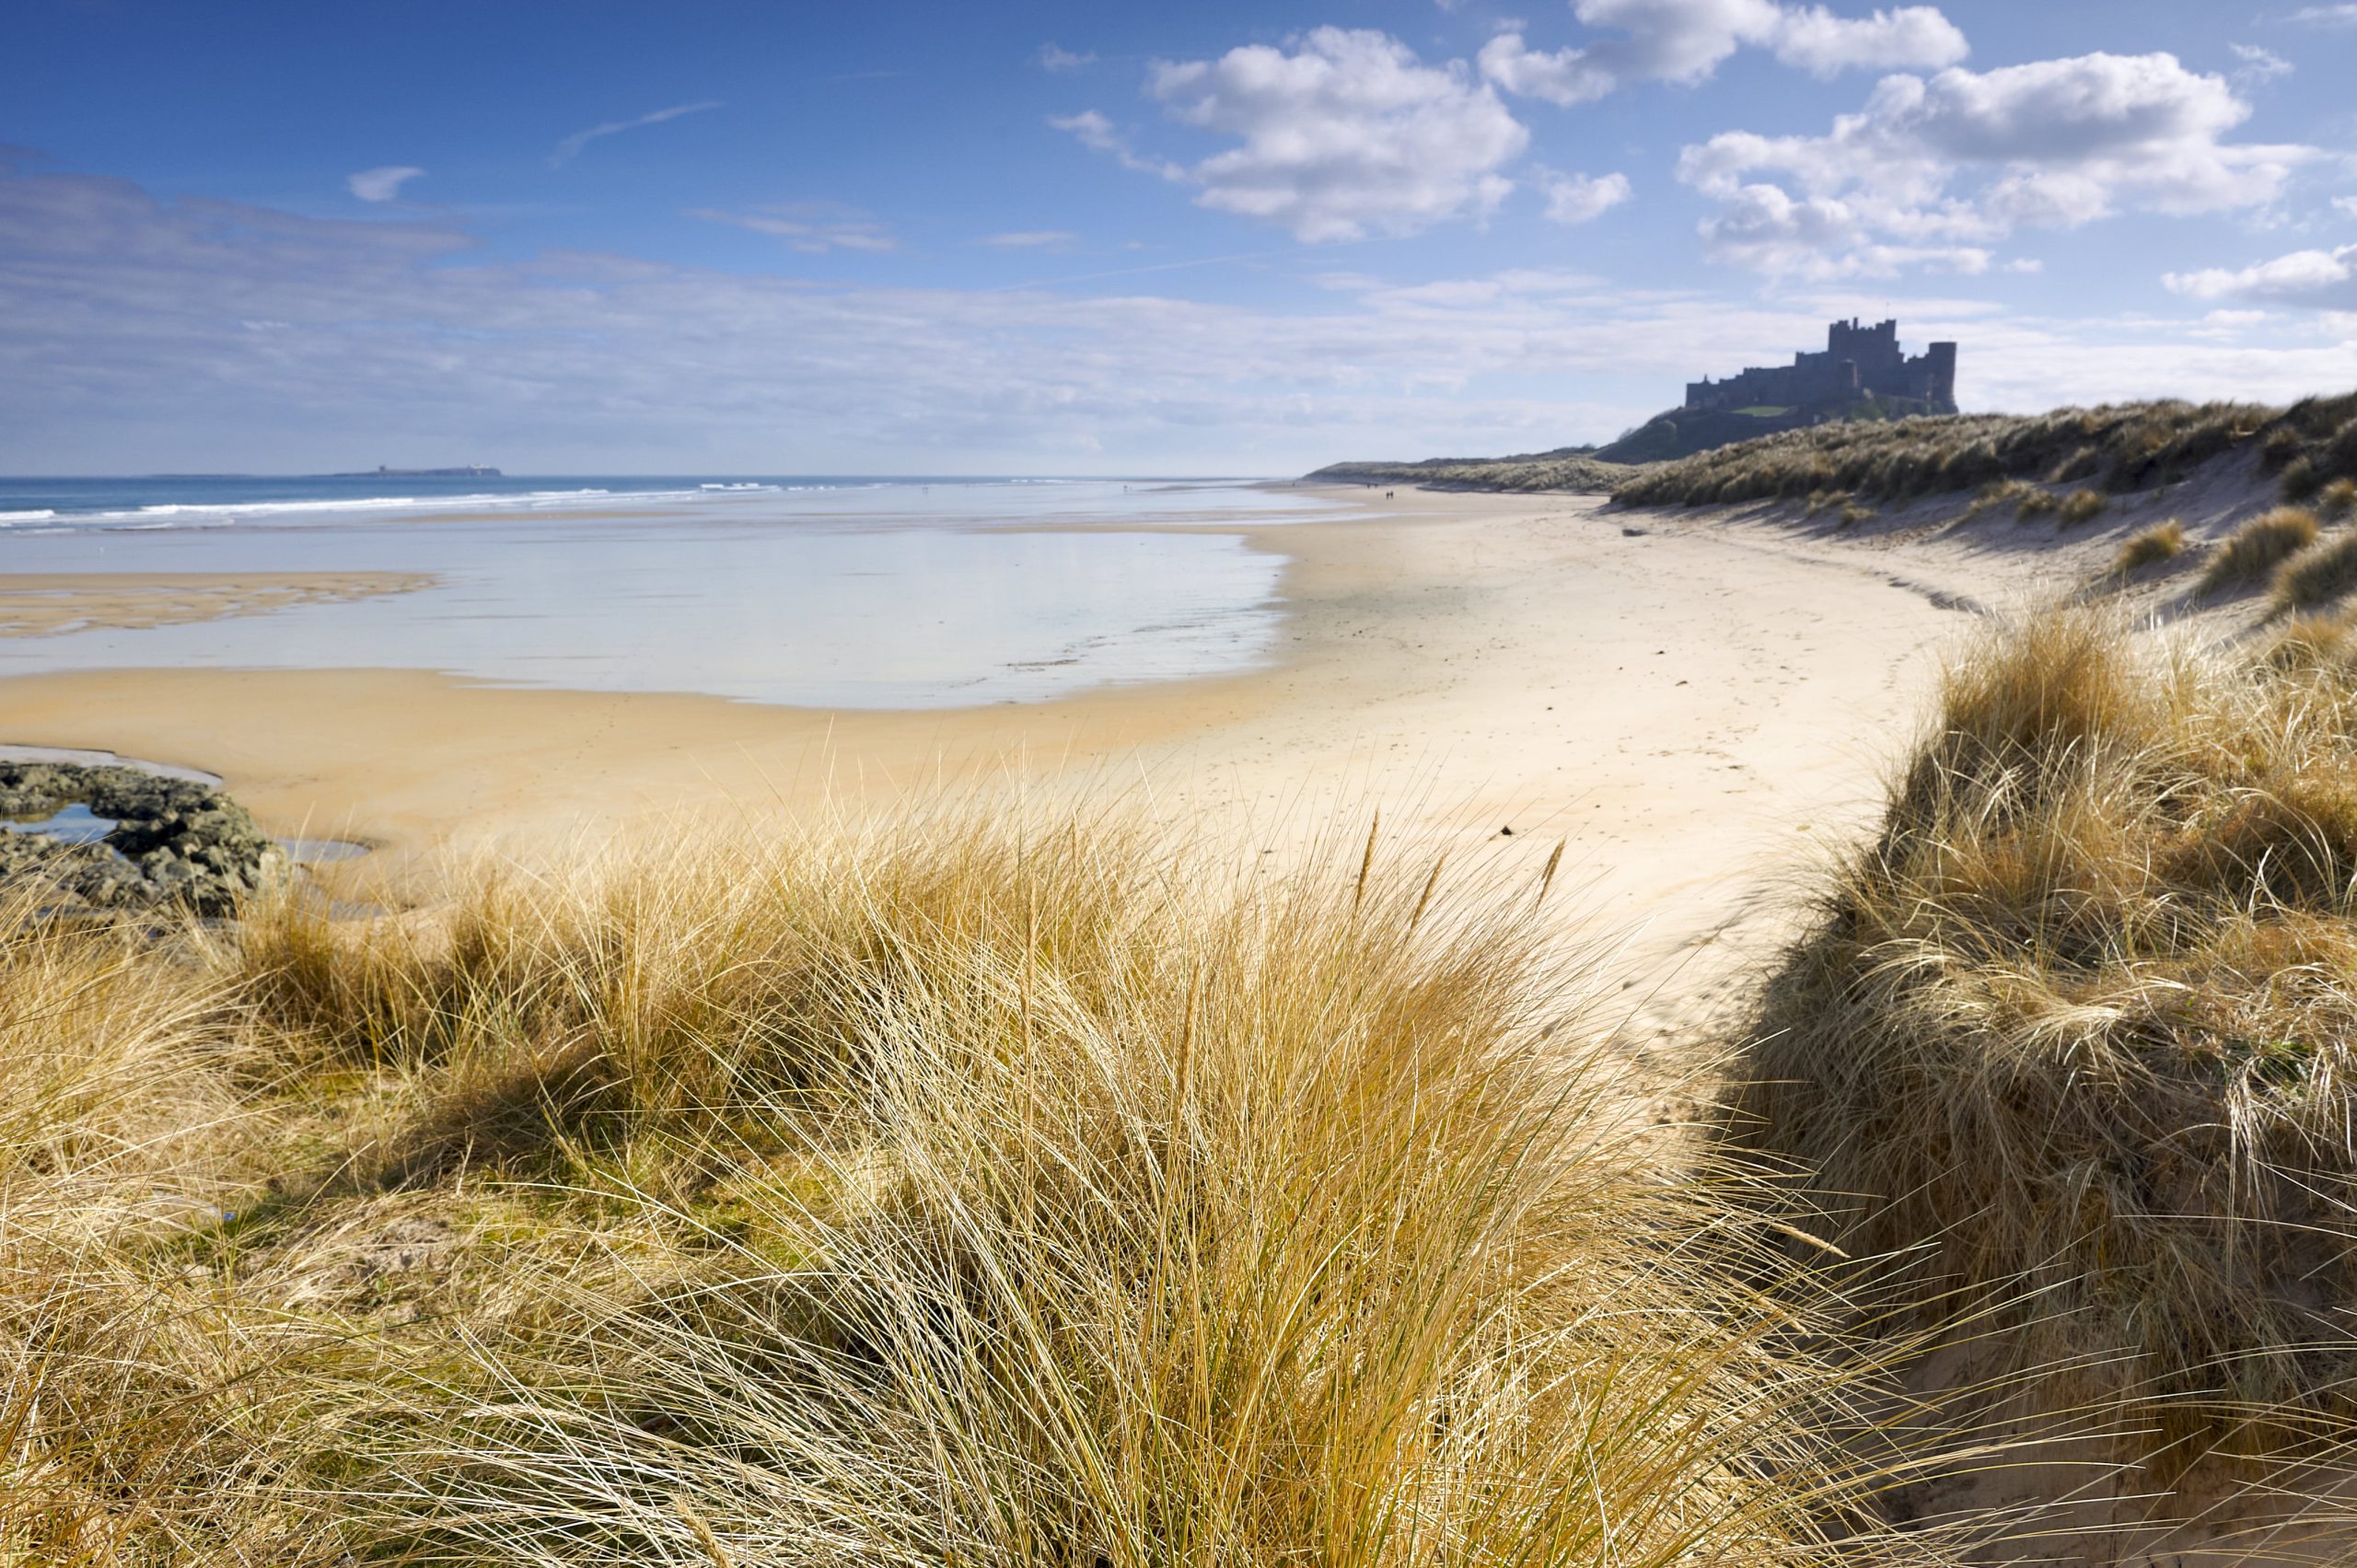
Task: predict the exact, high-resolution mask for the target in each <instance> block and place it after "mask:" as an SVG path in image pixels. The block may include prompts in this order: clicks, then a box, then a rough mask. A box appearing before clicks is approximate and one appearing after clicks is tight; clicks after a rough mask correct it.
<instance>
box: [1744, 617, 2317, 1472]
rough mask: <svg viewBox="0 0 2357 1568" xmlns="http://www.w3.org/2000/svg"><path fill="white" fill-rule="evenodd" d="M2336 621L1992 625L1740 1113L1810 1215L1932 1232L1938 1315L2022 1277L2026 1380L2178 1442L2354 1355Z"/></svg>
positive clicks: (1827, 930)
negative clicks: (2165, 634)
mask: <svg viewBox="0 0 2357 1568" xmlns="http://www.w3.org/2000/svg"><path fill="white" fill-rule="evenodd" d="M2341 630H2342V629H2341V628H2340V627H2339V626H2337V625H2335V626H2332V627H2330V628H2328V629H2327V628H2323V627H2322V626H2321V625H2320V624H2319V623H2315V622H2297V623H2294V625H2293V628H2291V629H2290V630H2288V631H2287V633H2285V639H2284V641H2282V643H2280V644H2278V645H2276V646H2275V647H2273V648H2272V649H2270V650H2268V651H2267V652H2266V653H2264V654H2262V656H2259V657H2258V658H2257V659H2255V660H2252V661H2249V662H2248V663H2247V664H2233V665H2229V664H2225V663H2223V662H2220V661H2217V660H2213V659H2208V658H2203V657H2197V656H2193V655H2191V654H2188V653H2183V652H2172V651H2169V650H2165V649H2162V650H2144V651H2140V650H2139V648H2138V647H2137V646H2136V645H2135V644H2134V643H2133V641H2132V639H2131V634H2130V633H2128V632H2127V630H2126V629H2125V628H2124V627H2123V626H2121V625H2119V624H2118V623H2116V622H2114V621H2109V620H2107V619H2106V618H2104V617H2103V616H2101V615H2099V614H2097V613H2096V612H2092V611H2084V610H2081V611H2073V612H2068V613H2059V614H2055V615H2053V616H2050V617H2049V618H2046V619H2043V620H2040V621H2036V622H2034V623H2032V624H2029V625H2027V626H2026V627H2024V628H2022V629H2019V630H2018V631H2015V632H2013V633H2005V634H2002V635H1997V634H1992V635H1991V638H1990V639H1989V640H1988V641H1986V642H1985V643H1984V644H1983V645H1980V647H1978V648H1977V649H1976V650H1974V651H1973V652H1972V653H1970V654H1969V655H1968V656H1966V657H1964V658H1963V659H1962V660H1961V661H1960V662H1958V663H1957V664H1956V666H1955V667H1954V668H1952V669H1951V670H1950V671H1949V672H1948V674H1947V675H1946V677H1945V682H1944V685H1943V689H1942V691H1941V695H1940V701H1939V714H1938V719H1937V722H1936V724H1935V726H1933V730H1932V731H1931V733H1930V734H1929V735H1928V736H1927V737H1926V738H1925V739H1924V740H1923V742H1922V746H1921V748H1920V749H1918V751H1917V752H1916V754H1915V756H1914V759H1913V761H1912V762H1911V764H1910V767H1909V768H1908V769H1907V771H1906V772H1905V775H1904V777H1903V778H1902V779H1900V780H1899V781H1898V783H1897V784H1896V785H1895V786H1894V788H1893V791H1892V794H1891V797H1890V801H1889V806H1888V809H1887V816H1886V819H1885V821H1884V824H1883V827H1882V830H1881V832H1880V834H1879V835H1878V837H1877V838H1876V840H1875V842H1874V843H1873V844H1872V845H1871V846H1870V847H1868V848H1867V849H1866V850H1865V851H1864V853H1862V854H1858V855H1857V856H1856V857H1855V858H1854V859H1852V860H1851V861H1849V862H1848V863H1847V864H1846V865H1843V866H1841V868H1840V870H1839V872H1838V874H1837V875H1836V876H1835V877H1834V878H1833V880H1832V884H1831V886H1830V888H1829V892H1828V895H1827V899H1826V906H1825V911H1824V915H1823V918H1822V920H1821V922H1820V923H1819V924H1818V926H1817V929H1816V931H1815V932H1814V934H1813V935H1810V936H1808V937H1807V938H1806V939H1805V941H1804V942H1803V943H1801V944H1800V945H1799V946H1798V947H1796V948H1795V949H1794V952H1793V953H1792V955H1791V957H1790V959H1789V961H1788V962H1787V963H1786V964H1785V966H1784V967H1783V968H1782V970H1781V971H1780V972H1779V974H1778V975H1777V976H1776V978H1775V979H1774V981H1773V982H1772V983H1771V987H1770V988H1769V990H1768V992H1767V993H1766V996H1765V999H1764V1001H1763V1003H1762V1005H1761V1010H1760V1012H1759V1016H1758V1018H1757V1020H1756V1027H1755V1028H1754V1029H1753V1031H1752V1032H1753V1034H1754V1036H1755V1038H1756V1040H1757V1043H1756V1044H1755V1045H1754V1046H1753V1047H1752V1048H1751V1051H1750V1052H1749V1055H1748V1058H1747V1062H1746V1063H1745V1077H1746V1079H1747V1086H1746V1087H1745V1088H1744V1089H1743V1090H1742V1091H1741V1092H1740V1093H1739V1094H1738V1095H1737V1096H1736V1102H1735V1105H1734V1107H1733V1117H1732V1121H1731V1126H1732V1127H1733V1129H1734V1131H1735V1132H1736V1134H1737V1135H1738V1137H1740V1138H1742V1139H1744V1140H1745V1141H1747V1142H1748V1143H1750V1144H1754V1145H1756V1146H1759V1147H1764V1148H1766V1149H1768V1150H1771V1151H1773V1152H1775V1153H1776V1154H1778V1155H1780V1156H1785V1157H1789V1158H1791V1159H1793V1160H1794V1161H1795V1162H1796V1164H1797V1167H1798V1169H1799V1170H1800V1171H1802V1172H1804V1173H1805V1180H1803V1181H1801V1182H1799V1183H1798V1191H1799V1192H1800V1194H1801V1202H1802V1203H1803V1209H1802V1217H1801V1223H1803V1224H1805V1225H1823V1226H1827V1227H1829V1228H1830V1230H1831V1231H1832V1233H1833V1234H1835V1235H1836V1236H1837V1237H1839V1238H1840V1240H1841V1242H1842V1243H1843V1245H1844V1246H1846V1247H1848V1248H1850V1249H1852V1250H1853V1251H1868V1252H1880V1253H1898V1252H1900V1251H1902V1250H1904V1249H1913V1253H1914V1257H1915V1259H1916V1260H1917V1264H1918V1267H1919V1269H1920V1271H1921V1272H1920V1276H1919V1277H1918V1278H1917V1279H1916V1280H1915V1281H1914V1282H1913V1283H1912V1284H1911V1286H1910V1289H1911V1291H1912V1295H1911V1296H1910V1297H1909V1299H1910V1301H1912V1302H1913V1303H1915V1304H1917V1305H1918V1306H1921V1305H1922V1304H1924V1303H1932V1304H1933V1307H1930V1308H1926V1310H1933V1311H1934V1312H1935V1313H1936V1309H1937V1308H1938V1307H1939V1305H1940V1303H1941V1302H1942V1299H1943V1298H1942V1293H1943V1292H1952V1293H1954V1294H1953V1295H1950V1296H1948V1297H1946V1298H1945V1305H1946V1306H1947V1307H1952V1308H1953V1309H1955V1310H1956V1311H1957V1312H1958V1313H1960V1314H1969V1313H1970V1312H1978V1311H1984V1310H1988V1309H1990V1307H1991V1302H1992V1300H1993V1301H1997V1302H1999V1303H2000V1304H2001V1305H2002V1304H2003V1303H2004V1301H2005V1299H2006V1298H2007V1297H2009V1296H2010V1297H2011V1305H2010V1307H2009V1308H2007V1309H2006V1310H2004V1311H2003V1312H2002V1313H2001V1319H2002V1320H2003V1321H2004V1322H2006V1323H2008V1324H2009V1325H2010V1327H2009V1329H2008V1330H2007V1331H2008V1335H2009V1340H2008V1342H2009V1343H2010V1344H2011V1346H2012V1347H2013V1349H2014V1351H2015V1352H2016V1353H2018V1355H2019V1356H2020V1358H2021V1360H2022V1362H2023V1363H2024V1364H2025V1365H2054V1366H2066V1365H2067V1366H2071V1367H2074V1368H2075V1369H2076V1371H2075V1373H2074V1375H2073V1376H2074V1377H2075V1379H2076V1382H2075V1387H2076V1388H2077V1389H2078V1391H2079V1392H2080V1393H2082V1394H2084V1396H2085V1397H2087V1398H2089V1399H2091V1400H2099V1401H2103V1402H2107V1403H2108V1404H2110V1405H2112V1406H2114V1407H2116V1408H2118V1409H2119V1411H2122V1412H2123V1419H2124V1420H2125V1421H2126V1422H2127V1423H2128V1424H2129V1425H2131V1426H2138V1425H2140V1424H2141V1427H2142V1432H2143V1434H2144V1437H2145V1440H2149V1441H2153V1442H2160V1441H2164V1440H2165V1439H2167V1438H2169V1437H2171V1436H2176V1435H2188V1434H2191V1435H2197V1436H2198V1435H2200V1434H2213V1435H2214V1434H2216V1433H2218V1432H2219V1431H2222V1430H2233V1429H2235V1428H2238V1427H2240V1428H2244V1429H2245V1430H2244V1433H2243V1435H2244V1437H2245V1438H2246V1439H2247V1440H2248V1441H2251V1442H2255V1443H2259V1444H2262V1445H2263V1444H2265V1443H2267V1442H2270V1441H2274V1440H2275V1438H2274V1437H2271V1436H2270V1435H2268V1434H2270V1433H2273V1434H2278V1435H2280V1434H2282V1433H2285V1432H2289V1431H2292V1430H2294V1429H2302V1428H2304V1427H2305V1423H2310V1422H2313V1421H2315V1420H2316V1419H2318V1418H2319V1417H2320V1415H2321V1414H2323V1413H2325V1412H2330V1413H2332V1414H2333V1415H2335V1416H2336V1417H2337V1416H2338V1415H2339V1414H2340V1413H2341V1412H2340V1403H2339V1401H2340V1398H2341V1396H2340V1392H2339V1389H2340V1386H2341V1384H2342V1380H2343V1379H2345V1378H2346V1377H2347V1376H2349V1374H2350V1373H2351V1371H2352V1370H2357V1358H2352V1356H2351V1350H2352V1349H2357V1342H2352V1341H2351V1338H2350V1336H2349V1335H2348V1333H2347V1331H2346V1328H2345V1325H2344V1324H2342V1323H2341V1321H2340V1318H2339V1315H2338V1310H2337V1304H2339V1303H2341V1302H2345V1301H2346V1300H2348V1299H2349V1298H2350V1295H2351V1292H2352V1291H2357V1249H2352V1247H2351V1242H2352V1241H2357V1230H2352V1228H2351V1224H2350V1217H2351V1216H2350V1208H2349V1205H2350V1204H2351V1201H2352V1199H2357V1133H2352V1132H2351V1128H2352V1126H2357V1087H2352V1083H2357V1080H2352V1077H2351V1072H2352V1068H2357V1058H2352V1056H2351V1051H2352V1049H2357V666H2352V665H2351V662H2350V661H2349V659H2348V657H2347V655H2346V651H2345V649H2344V647H2343V643H2342V635H2341ZM2069 1382H2070V1379H2065V1378H2062V1377H2061V1376H2059V1375H2058V1376H2055V1377H2054V1378H2052V1379H2049V1383H2050V1386H2051V1387H2053V1388H2058V1389H2059V1388H2061V1387H2063V1386H2064V1385H2065V1384H2066V1383H2069ZM2049 1398H2050V1399H2053V1398H2059V1396H2058V1395H2053V1394H2050V1395H2049ZM2204 1440H2205V1441H2206V1440H2207V1439H2206V1438H2205V1439H2204Z"/></svg>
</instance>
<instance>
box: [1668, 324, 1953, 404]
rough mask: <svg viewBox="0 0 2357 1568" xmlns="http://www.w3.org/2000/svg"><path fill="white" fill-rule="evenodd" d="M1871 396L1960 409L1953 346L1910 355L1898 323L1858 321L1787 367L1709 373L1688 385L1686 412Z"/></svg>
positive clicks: (1830, 331)
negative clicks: (1717, 376)
mask: <svg viewBox="0 0 2357 1568" xmlns="http://www.w3.org/2000/svg"><path fill="white" fill-rule="evenodd" d="M1868 396H1872V397H1875V398H1877V399H1883V398H1898V399H1904V400H1907V401H1910V402H1921V403H1924V404H1928V405H1930V412H1939V413H1954V412H1956V344H1954V343H1933V344H1931V345H1929V346H1928V347H1927V348H1925V350H1924V351H1923V352H1922V354H1916V355H1915V356H1913V357H1912V358H1910V357H1908V356H1907V355H1906V354H1905V353H1904V352H1903V351H1902V350H1901V349H1900V348H1899V346H1898V321H1897V320H1896V319H1892V320H1888V321H1877V322H1875V324H1874V325H1873V326H1871V327H1865V326H1861V325H1859V323H1858V321H1857V319H1856V318H1854V317H1852V319H1849V320H1847V321H1834V322H1831V323H1829V325H1828V326H1827V327H1826V330H1825V349H1824V351H1823V352H1822V353H1819V354H1810V353H1807V352H1805V351H1804V352H1802V353H1799V354H1794V355H1793V362H1792V364H1790V365H1775V366H1753V367H1752V368H1749V369H1747V370H1743V371H1740V372H1738V373H1737V374H1736V375H1733V376H1730V377H1727V378H1726V379H1725V380H1724V381H1713V380H1712V379H1711V378H1710V377H1703V378H1702V379H1701V380H1700V381H1689V382H1688V383H1687V384H1686V406H1687V407H1688V408H1689V409H1747V408H1761V407H1766V408H1776V409H1786V410H1794V411H1802V410H1808V409H1813V408H1822V407H1834V406H1846V405H1848V404H1850V403H1852V402H1856V401H1861V400H1863V399H1865V398H1866V397H1868Z"/></svg>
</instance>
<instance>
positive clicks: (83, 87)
mask: <svg viewBox="0 0 2357 1568" xmlns="http://www.w3.org/2000/svg"><path fill="white" fill-rule="evenodd" d="M6 35H7V37H8V40H9V44H8V57H9V60H10V68H9V70H8V71H7V73H6V79H7V88H6V93H5V94H0V470H5V471H10V472H17V473H40V472H47V473H58V472H93V473H122V472H139V471H147V470H192V469H195V470H229V469H237V470H261V471H273V470H311V469H318V468H328V467H334V468H344V467H352V466H356V465H358V466H366V465H373V464H375V463H377V462H389V463H393V464H396V465H400V464H409V463H428V462H444V461H457V460H467V459H474V460H482V461H488V462H494V463H498V464H500V465H502V466H504V467H505V468H507V469H508V470H510V471H512V472H529V471H540V472H564V471H573V472H583V471H605V472H619V471H644V472H682V473H685V472H723V471H726V472H765V473H777V472H838V473H840V472H893V471H900V472H927V473H945V472H983V473H992V472H995V473H1279V472H1293V471H1298V470H1302V469H1306V468H1308V467H1311V466H1314V465H1316V464H1318V463H1322V462H1326V461H1329V460H1333V459H1340V458H1345V457H1354V456H1424V455H1432V454H1437V453H1443V452H1483V451H1504V450H1518V449H1532V448H1537V447H1550V446H1556V445H1562V444H1566V443H1570V442H1574V441H1581V440H1594V439H1602V438H1608V437H1609V436H1612V435H1614V434H1615V433H1617V432H1618V431H1619V430H1620V429H1622V428H1624V427H1625V426H1627V425H1629V424H1633V423H1635V422H1637V421H1638V420H1641V419H1643V417H1644V416H1646V415H1647V414H1649V413H1651V412H1655V411H1656V410H1658V409H1659V408H1661V407H1663V406H1665V405H1666V404H1668V403H1670V402H1672V401H1676V399H1677V397H1678V393H1679V390H1680V387H1681V384H1682V383H1683V382H1684V381H1685V380H1686V379H1688V378H1689V377H1693V376H1697V375H1701V374H1702V373H1705V372H1710V373H1719V372H1724V371H1728V370H1732V369H1736V368H1738V367H1740V366H1742V365H1744V364H1747V363H1762V362H1775V361H1779V360H1782V359H1783V358H1784V357H1786V356H1787V355H1789V354H1790V353H1791V351H1793V350H1794V349H1796V348H1802V347H1810V346H1816V345H1817V344H1818V343H1820V342H1821V338H1822V332H1823V326H1822V323H1823V322H1824V320H1826V319H1828V318H1829V317H1833V316H1837V315H1840V316H1848V315H1853V314H1855V315H1863V316H1867V317H1870V318H1880V317H1883V316H1887V315H1896V316H1898V318H1899V319H1900V322H1901V336H1902V339H1903V340H1904V341H1905V342H1907V343H1909V344H1910V346H1912V345H1914V344H1917V343H1922V342H1923V341H1925V340H1927V339H1930V338H1933V337H1950V338H1955V339H1956V340H1958V341H1959V342H1960V343H1962V344H1963V350H1962V354H1961V356H1960V371H1959V396H1960V399H1961V400H1962V401H1964V403H1965V404H1966V406H1968V407H1970V408H2009V409H2031V408H2044V407H2048V406H2051V405H2053V404H2055V403H2058V402H2063V401H2098V400H2103V399H2111V398H2128V397H2142V396H2156V395H2172V396H2192V397H2253V398H2267V399H2283V398H2289V397H2293V396H2297V395H2299V394H2301V393H2303V392H2306V391H2311V390H2323V389H2347V388H2349V387H2350V386H2351V385H2357V96H2352V94H2351V91H2350V89H2349V84H2350V83H2351V81H2352V80H2357V4H2337V5H2313V4H2305V3H2303V0H2290V3H2286V4H2281V5H2277V6H2273V7H2271V8H2269V7H2258V8H2242V7H2238V6H2221V5H2217V4H2203V3H2194V0H2177V3H2155V0H2141V3H2125V0H2073V3H2072V4H2068V5H2057V4H2052V3H2050V0H2049V3H2047V4H2037V5H2030V4H1978V5H1975V4H1967V3H1956V4H1947V5H1943V6H1897V7H1891V6H1884V7H1882V8H1879V9H1877V8H1875V7H1873V6H1860V5H1849V4H1824V5H1819V4H1815V3H1813V0H1812V3H1788V0H1570V3H1568V4H1567V3H1566V0H1544V3H1537V4H1531V5H1527V6H1524V5H1516V6H1512V7H1511V8H1508V7H1505V6H1500V5H1496V4H1492V3H1490V0H1451V3H1448V4H1436V3H1434V0H1392V3H1378V4H1313V3H1304V0H1285V3H1283V4H1282V5H1262V6H1250V7H1246V6H1236V5H1228V4H1218V3H1207V4H1197V5H1192V6H1154V7H1145V6H1131V7H1119V6H1104V5H1090V6H1083V5H1054V4H1035V5H1025V4H997V5H992V6H972V5H940V4H935V5H904V4H891V3H888V0H887V3H880V4H871V5H866V6H844V5H839V4H837V5H826V6H819V5H806V4H792V5H737V4H723V3H716V0H698V3H696V4H680V5H669V6H656V5H652V4H641V5H611V4H596V3H587V0H575V3H569V4H565V5H563V6H558V5H554V4H523V3H515V4H503V3H496V0H474V3H470V4H464V5H457V4H453V5H446V6H436V5H372V4H366V3H363V0H354V3H352V4H347V5H343V6H317V5H302V6H296V5H275V4H254V3H248V4H242V5H238V6H195V5H189V4H185V3H172V4H148V3H144V0H83V3H79V4H52V3H51V0H17V4H15V5H13V6H11V7H10V10H9V15H8V17H7V20H6Z"/></svg>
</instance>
